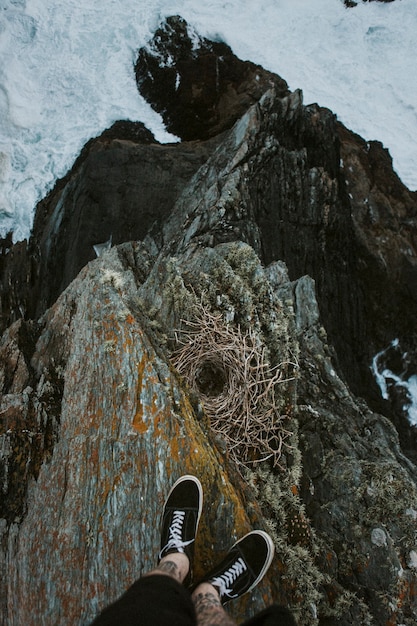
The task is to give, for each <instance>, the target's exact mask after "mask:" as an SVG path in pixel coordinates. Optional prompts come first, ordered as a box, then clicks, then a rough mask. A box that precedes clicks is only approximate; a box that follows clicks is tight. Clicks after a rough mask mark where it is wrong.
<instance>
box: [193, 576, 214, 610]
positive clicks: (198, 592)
mask: <svg viewBox="0 0 417 626" xmlns="http://www.w3.org/2000/svg"><path fill="white" fill-rule="evenodd" d="M201 596H207V597H208V596H213V598H214V600H216V601H217V600H218V601H219V604H220V605H221V602H220V592H219V590H218V589H217V587H215V586H214V585H212V584H211V583H209V582H207V581H204V582H202V583H200V584H198V585H197V587H196V588H195V589H194V591H193V593H192V598H193V599H194V600H195V599H197V598H198V597H201Z"/></svg>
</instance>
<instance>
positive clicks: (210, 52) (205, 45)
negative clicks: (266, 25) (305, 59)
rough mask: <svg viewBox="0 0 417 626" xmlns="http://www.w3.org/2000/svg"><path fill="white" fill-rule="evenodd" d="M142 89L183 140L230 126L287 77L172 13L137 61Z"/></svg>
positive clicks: (282, 89) (283, 89)
mask: <svg viewBox="0 0 417 626" xmlns="http://www.w3.org/2000/svg"><path fill="white" fill-rule="evenodd" d="M135 71H136V82H137V85H138V88H139V91H140V92H141V94H142V95H143V96H144V98H145V99H146V100H147V101H148V102H150V104H151V105H152V107H153V108H154V109H155V110H156V111H158V112H159V113H161V115H162V117H163V119H164V122H165V124H166V126H167V129H168V130H169V131H170V132H172V133H174V134H175V135H177V136H178V137H180V138H181V139H183V140H192V139H207V138H208V137H213V136H214V135H217V134H218V133H219V132H221V131H223V130H225V129H227V128H230V127H231V126H232V125H233V123H234V122H235V121H236V120H237V119H238V118H239V117H240V116H241V115H243V113H244V112H245V111H246V110H247V109H248V107H249V106H250V105H251V104H253V103H254V102H256V101H258V100H259V98H260V97H261V96H262V94H263V93H264V92H265V91H266V90H267V89H268V88H270V87H271V86H275V88H276V90H277V92H278V94H279V95H282V96H284V95H286V94H288V86H287V84H286V82H285V81H284V80H283V79H281V78H280V77H279V76H277V75H275V74H272V73H270V72H267V71H266V70H264V69H263V68H262V67H260V66H259V65H255V64H254V63H250V62H248V61H246V62H245V61H241V60H240V59H238V58H237V57H236V56H235V55H234V54H233V52H232V51H231V49H230V48H229V46H227V45H226V44H225V43H223V42H219V41H209V40H208V39H205V38H204V37H201V36H199V35H198V34H197V33H196V31H195V30H194V29H193V28H192V27H191V26H190V25H189V24H187V22H186V21H185V20H184V19H182V18H181V17H179V16H172V17H168V18H167V19H166V21H165V22H164V23H163V24H162V25H161V26H160V28H159V29H158V30H157V31H156V33H155V35H154V37H153V39H152V40H151V41H150V42H149V44H148V45H147V46H145V47H143V48H141V49H140V51H139V55H138V59H137V62H136V67H135Z"/></svg>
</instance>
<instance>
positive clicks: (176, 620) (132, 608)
mask: <svg viewBox="0 0 417 626" xmlns="http://www.w3.org/2000/svg"><path fill="white" fill-rule="evenodd" d="M196 624H197V620H196V616H195V611H194V605H193V603H192V600H191V595H190V593H189V592H188V591H187V589H186V588H185V587H183V586H182V585H180V584H179V583H178V582H177V581H176V580H174V579H173V578H170V577H169V576H164V575H161V576H160V575H159V574H152V576H145V577H144V578H140V579H139V580H137V581H136V582H135V583H134V584H133V585H132V586H131V587H130V588H129V589H128V590H127V591H126V593H125V594H123V596H121V597H120V598H119V599H118V600H116V602H114V604H111V605H110V606H108V607H107V608H106V609H104V611H103V612H102V613H101V614H100V615H99V616H98V617H97V618H96V619H95V620H94V622H93V623H92V624H91V626H196ZM243 626H295V621H294V618H293V616H292V615H291V613H290V612H289V611H288V609H286V608H284V607H282V606H277V605H272V606H270V607H268V608H267V609H265V610H264V611H262V612H261V613H258V615H255V617H252V618H251V619H250V620H249V621H247V622H245V623H244V625H243Z"/></svg>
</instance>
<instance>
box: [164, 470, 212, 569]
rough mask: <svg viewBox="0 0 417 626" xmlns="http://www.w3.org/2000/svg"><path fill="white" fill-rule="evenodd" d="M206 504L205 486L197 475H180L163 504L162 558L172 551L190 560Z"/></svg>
mask: <svg viewBox="0 0 417 626" xmlns="http://www.w3.org/2000/svg"><path fill="white" fill-rule="evenodd" d="M202 508H203V488H202V486H201V483H200V481H199V480H198V478H196V477H195V476H181V478H179V479H178V480H177V482H176V483H175V484H174V485H173V487H172V488H171V491H170V492H169V494H168V497H167V499H166V501H165V504H164V510H163V513H162V523H161V551H160V553H159V560H161V559H162V558H163V557H164V556H166V555H167V554H170V553H172V552H182V553H184V554H186V555H187V557H188V560H189V561H190V570H191V566H192V560H193V556H194V540H195V536H196V533H197V527H198V522H199V521H200V516H201V510H202Z"/></svg>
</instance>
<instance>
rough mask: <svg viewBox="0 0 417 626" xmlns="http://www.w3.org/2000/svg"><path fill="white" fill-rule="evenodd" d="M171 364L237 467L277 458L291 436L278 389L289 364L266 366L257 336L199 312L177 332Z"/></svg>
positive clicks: (275, 460)
mask: <svg viewBox="0 0 417 626" xmlns="http://www.w3.org/2000/svg"><path fill="white" fill-rule="evenodd" d="M176 339H177V343H178V344H179V347H178V348H177V350H176V351H175V352H174V353H173V354H172V357H171V359H172V362H173V364H174V366H175V367H176V369H177V370H178V371H179V373H180V374H181V375H182V376H184V378H185V379H186V380H187V382H188V385H189V386H190V388H191V389H192V390H193V391H194V392H196V393H197V394H198V395H199V397H200V399H201V402H202V404H203V406H204V410H205V413H206V415H207V416H208V418H209V421H210V427H211V429H212V431H213V432H214V433H215V434H216V435H217V436H220V438H221V439H222V440H223V441H224V443H225V446H226V449H227V451H228V453H229V455H230V457H231V458H232V459H233V460H234V461H235V462H236V464H237V465H238V466H241V465H245V466H253V465H254V464H256V463H259V462H261V461H265V460H267V459H272V462H273V465H274V466H279V465H280V458H281V455H282V451H283V447H284V446H285V445H287V444H286V440H287V439H288V438H289V437H290V435H291V432H290V431H288V430H287V429H286V428H285V424H286V422H287V421H288V416H287V415H281V412H280V408H279V407H280V405H281V406H282V405H283V404H284V402H283V399H282V394H281V397H280V396H279V394H278V389H277V386H278V385H280V384H282V383H283V382H286V381H288V380H289V378H288V375H287V372H288V369H289V366H290V365H293V364H290V363H280V364H279V365H277V366H275V367H271V366H270V363H269V361H268V358H267V354H266V348H265V346H264V345H262V343H261V342H260V341H259V339H258V337H257V335H256V334H255V333H254V332H253V331H252V330H248V331H247V332H243V331H242V330H241V328H240V327H236V326H232V325H231V324H225V322H224V321H223V318H222V316H221V315H220V314H219V315H215V314H212V313H210V312H208V311H207V310H204V311H201V314H199V315H198V317H197V319H196V320H195V321H193V322H189V321H188V322H186V327H185V329H182V330H181V333H176Z"/></svg>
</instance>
